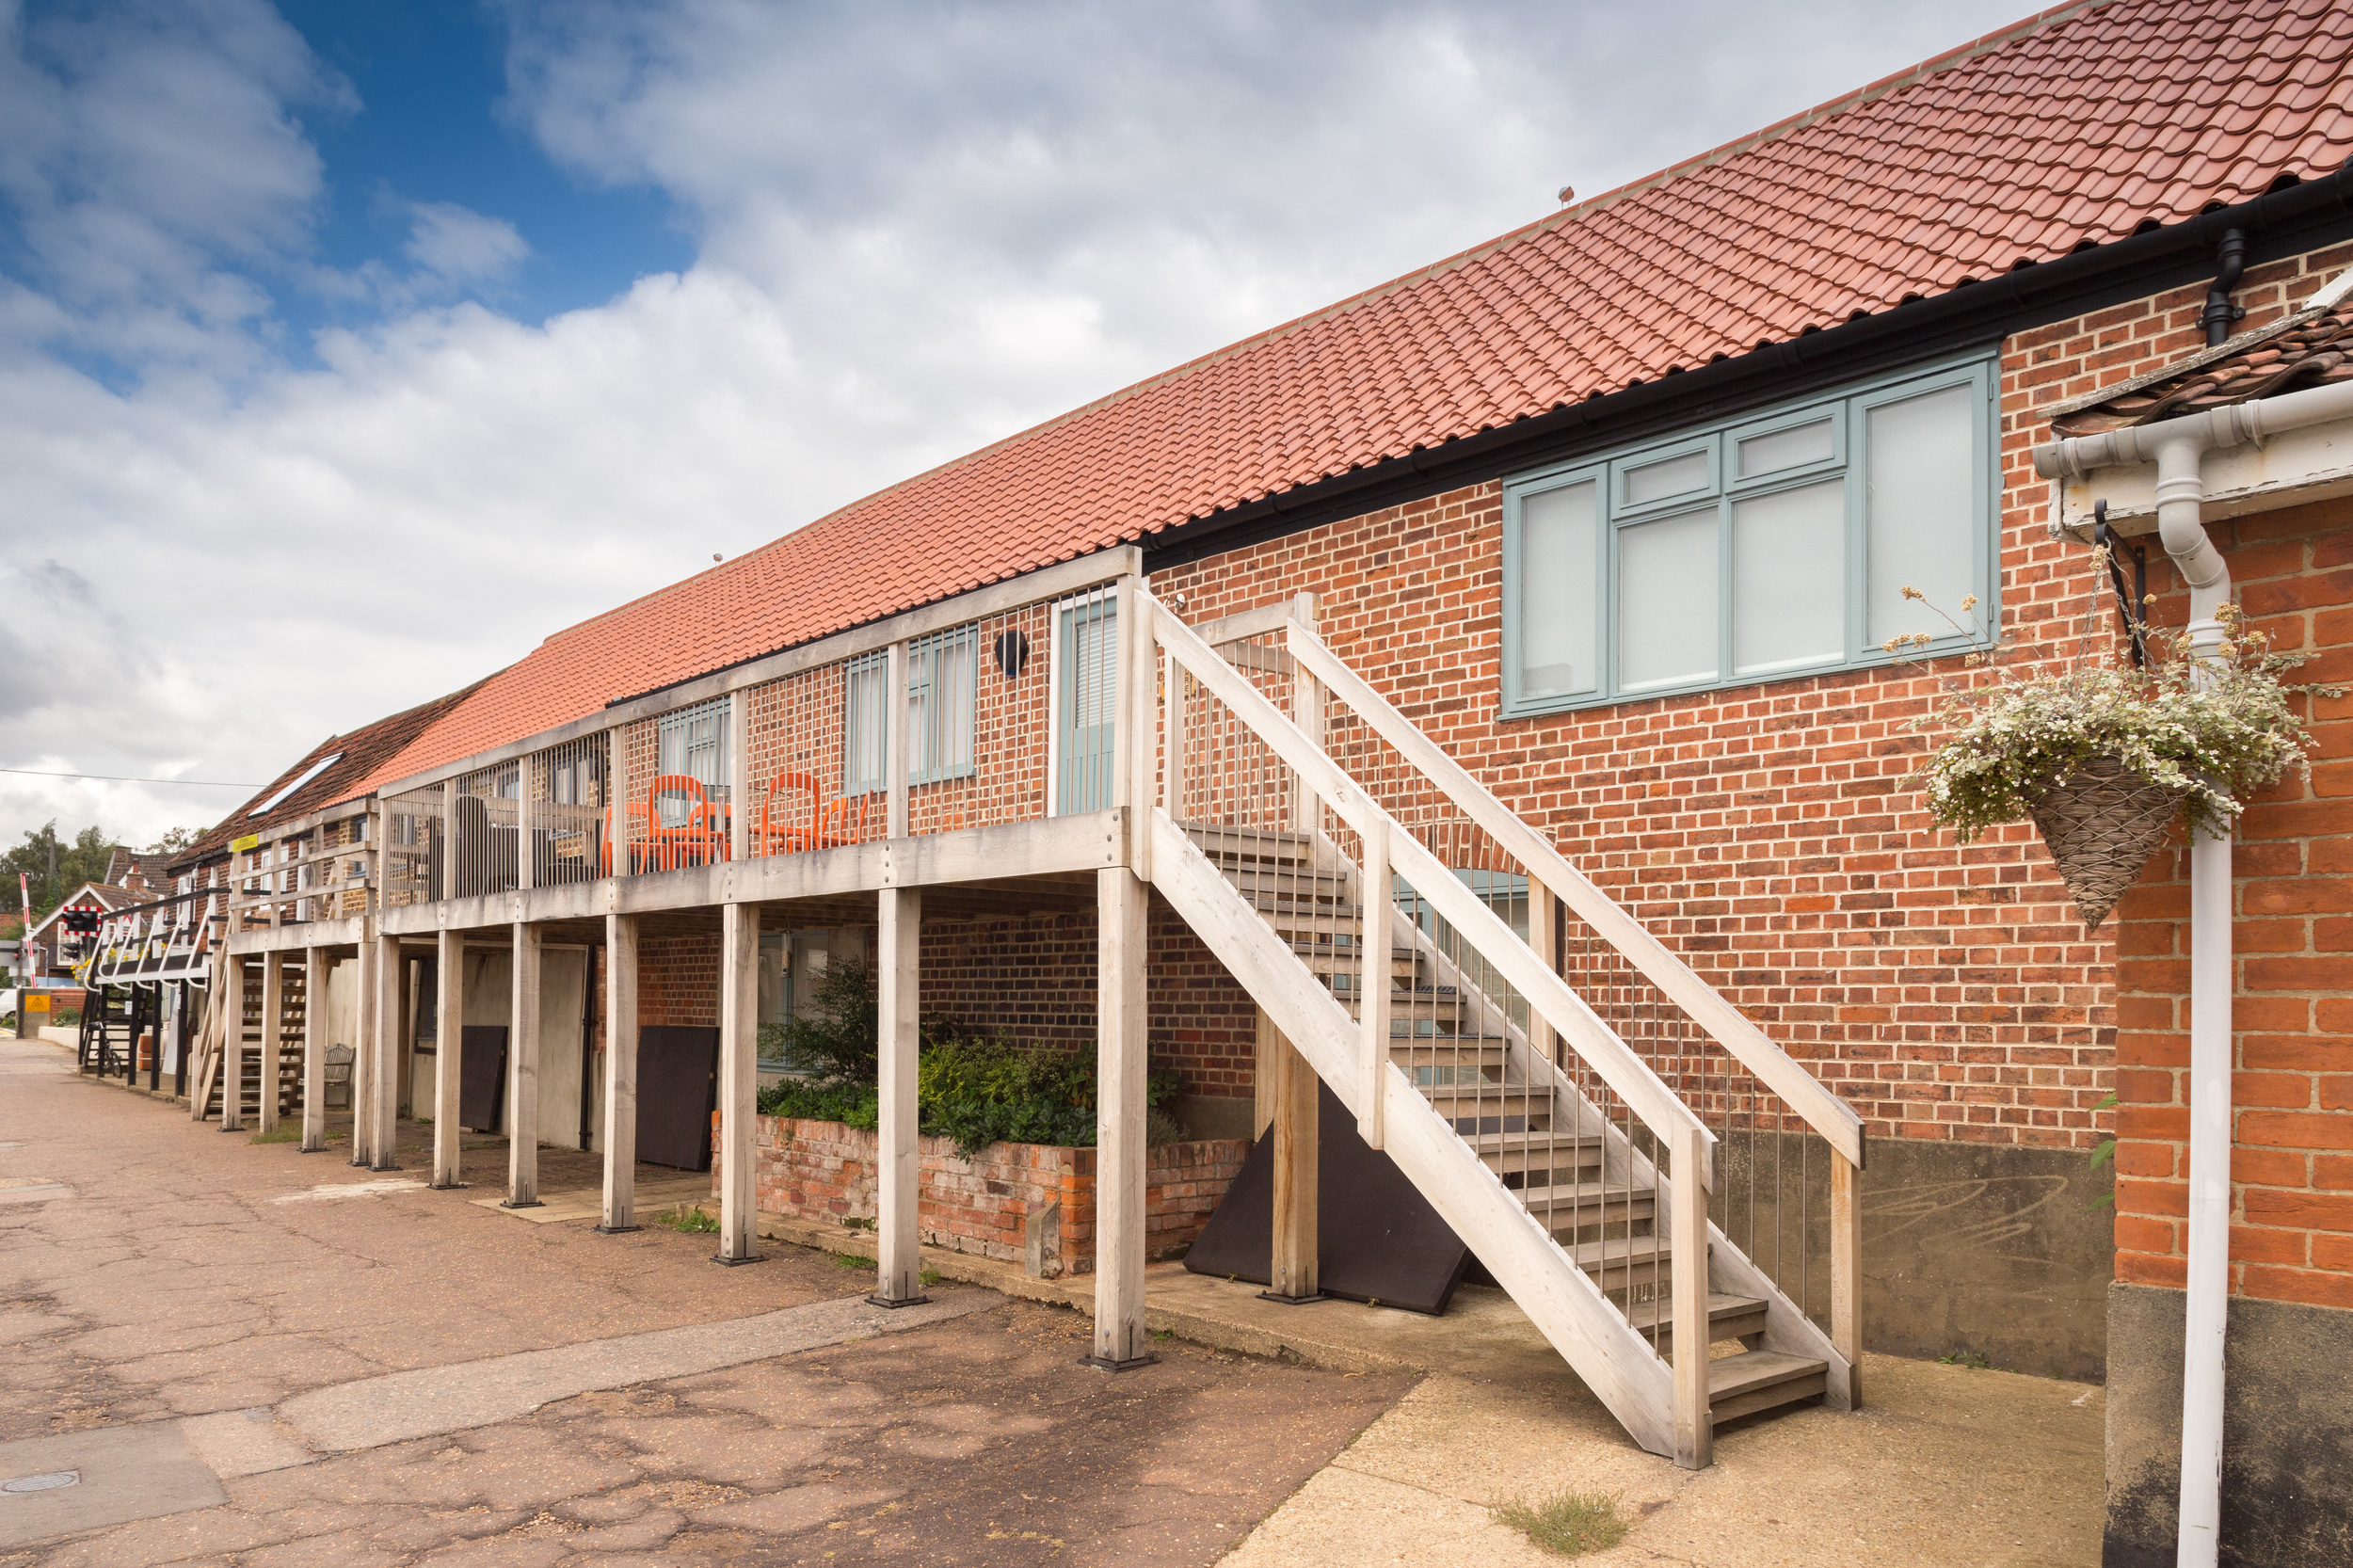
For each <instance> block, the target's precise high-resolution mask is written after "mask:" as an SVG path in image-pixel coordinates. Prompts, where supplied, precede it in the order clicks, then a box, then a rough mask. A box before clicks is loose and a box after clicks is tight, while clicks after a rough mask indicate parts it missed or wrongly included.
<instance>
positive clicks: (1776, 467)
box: [1739, 419, 1833, 479]
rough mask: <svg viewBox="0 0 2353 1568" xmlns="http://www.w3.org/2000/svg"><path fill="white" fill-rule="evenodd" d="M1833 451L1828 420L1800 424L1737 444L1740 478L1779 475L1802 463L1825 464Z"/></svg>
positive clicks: (1752, 437)
mask: <svg viewBox="0 0 2353 1568" xmlns="http://www.w3.org/2000/svg"><path fill="white" fill-rule="evenodd" d="M1832 451H1833V446H1832V443H1831V430H1830V421H1829V420H1826V419H1817V420H1816V421H1815V422H1814V423H1813V424H1801V425H1799V426H1797V428H1795V429H1793V430H1776V431H1774V432H1772V433H1771V434H1770V435H1766V436H1751V437H1750V438H1749V439H1748V440H1744V441H1742V442H1741V443H1740V459H1739V462H1740V467H1739V472H1740V477H1741V478H1743V479H1753V478H1755V477H1756V476H1757V475H1758V474H1760V473H1779V472H1781V471H1782V470H1783V469H1785V468H1798V467H1801V465H1803V464H1806V463H1826V462H1828V461H1830V456H1831V453H1832Z"/></svg>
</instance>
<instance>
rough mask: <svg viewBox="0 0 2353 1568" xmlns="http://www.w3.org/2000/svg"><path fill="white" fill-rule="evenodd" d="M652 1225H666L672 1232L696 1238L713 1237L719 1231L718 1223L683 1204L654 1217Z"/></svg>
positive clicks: (701, 1212)
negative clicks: (683, 1233)
mask: <svg viewBox="0 0 2353 1568" xmlns="http://www.w3.org/2000/svg"><path fill="white" fill-rule="evenodd" d="M653 1223H654V1224H658V1225H667V1226H669V1227H670V1228H671V1229H672V1230H682V1231H686V1232H688V1233H690V1234H693V1235H697V1236H715V1235H716V1234H718V1230H719V1222H718V1221H717V1220H716V1219H715V1218H713V1217H712V1216H711V1215H709V1214H706V1213H704V1212H703V1211H702V1210H701V1209H699V1208H688V1207H687V1206H686V1205H684V1204H680V1206H679V1207H678V1208H673V1209H671V1210H670V1211H669V1212H668V1213H667V1214H659V1215H656V1216H655V1217H654V1222H653Z"/></svg>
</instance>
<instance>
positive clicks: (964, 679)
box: [907, 626, 981, 784]
mask: <svg viewBox="0 0 2353 1568" xmlns="http://www.w3.org/2000/svg"><path fill="white" fill-rule="evenodd" d="M980 641H981V629H980V628H979V627H978V626H960V627H958V628H956V629H955V630H954V631H953V632H940V633H939V634H938V635H936V636H931V637H924V638H922V639H920V640H919V641H917V642H914V643H912V644H909V645H908V648H907V751H908V753H909V755H910V759H911V760H912V761H913V763H914V770H915V771H914V772H913V774H912V775H911V776H909V777H908V780H907V782H909V783H910V784H936V783H938V782H940V781H941V780H942V779H948V778H969V777H970V776H972V698H973V682H974V678H975V676H976V675H977V673H978V671H979V665H980Z"/></svg>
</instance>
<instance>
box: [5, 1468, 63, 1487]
mask: <svg viewBox="0 0 2353 1568" xmlns="http://www.w3.org/2000/svg"><path fill="white" fill-rule="evenodd" d="M81 1484H82V1472H81V1471H79V1470H56V1471H52V1472H51V1473H50V1474H48V1475H45V1476H19V1477H17V1478H16V1479H15V1480H0V1492H54V1491H56V1489H57V1488H58V1487H60V1486H79V1485H81Z"/></svg>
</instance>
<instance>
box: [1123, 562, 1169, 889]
mask: <svg viewBox="0 0 2353 1568" xmlns="http://www.w3.org/2000/svg"><path fill="white" fill-rule="evenodd" d="M1119 615H1120V621H1119V629H1120V632H1122V634H1123V640H1124V641H1125V642H1126V644H1127V647H1126V648H1123V649H1121V651H1120V655H1119V671H1118V674H1119V695H1120V703H1119V720H1118V724H1117V727H1116V728H1114V730H1113V731H1112V740H1113V742H1114V744H1117V745H1118V747H1119V755H1120V774H1121V779H1120V784H1119V793H1118V796H1117V801H1118V805H1119V806H1120V808H1122V809H1123V810H1125V811H1126V812H1127V813H1128V864H1129V865H1130V866H1133V867H1134V868H1135V871H1136V875H1137V876H1138V877H1139V878H1141V879H1142V880H1143V881H1144V883H1145V884H1146V885H1147V886H1149V885H1150V883H1151V881H1152V799H1153V793H1154V792H1153V788H1152V764H1153V761H1154V760H1155V757H1154V753H1155V751H1156V749H1157V748H1156V746H1155V745H1154V741H1155V739H1156V737H1155V735H1154V733H1153V720H1154V718H1155V716H1156V715H1155V713H1154V712H1153V710H1154V709H1155V708H1156V707H1158V706H1159V705H1158V704H1157V703H1155V702H1154V701H1153V700H1152V698H1153V692H1152V680H1153V677H1154V675H1155V674H1156V673H1158V669H1159V664H1160V662H1159V661H1158V660H1157V659H1155V658H1154V657H1153V656H1152V650H1153V648H1154V647H1155V645H1156V639H1155V637H1154V635H1153V629H1152V600H1151V596H1150V595H1148V594H1146V593H1145V592H1144V583H1143V581H1142V579H1140V578H1133V577H1130V578H1123V579H1122V580H1121V582H1120V584H1119Z"/></svg>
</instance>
